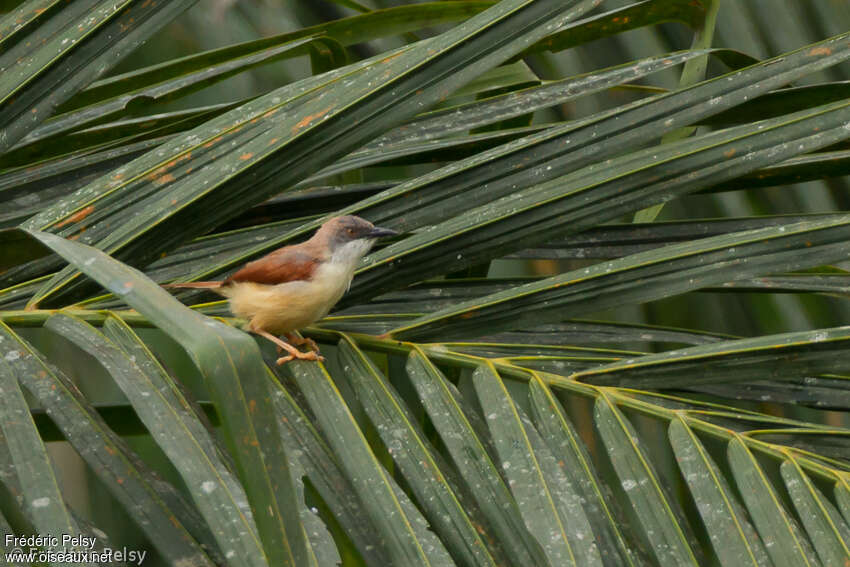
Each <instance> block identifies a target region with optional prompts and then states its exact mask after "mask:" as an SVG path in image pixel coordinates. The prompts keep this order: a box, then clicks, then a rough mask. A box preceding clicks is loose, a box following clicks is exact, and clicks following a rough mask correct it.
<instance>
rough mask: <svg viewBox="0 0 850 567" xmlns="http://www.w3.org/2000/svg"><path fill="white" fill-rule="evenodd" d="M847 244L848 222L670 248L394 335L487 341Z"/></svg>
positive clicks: (790, 264) (804, 259) (799, 263)
mask: <svg viewBox="0 0 850 567" xmlns="http://www.w3.org/2000/svg"><path fill="white" fill-rule="evenodd" d="M848 237H850V217H844V218H841V217H838V218H831V219H828V220H823V221H803V222H800V223H793V224H788V225H781V226H778V227H766V228H762V229H756V230H751V231H744V232H738V233H732V234H727V235H721V236H715V237H710V238H705V239H701V240H695V241H693V242H685V243H682V244H674V245H671V246H666V247H663V248H658V249H655V250H649V251H647V252H641V253H638V254H633V255H631V256H626V257H624V258H620V259H618V260H612V261H610V262H602V263H599V264H595V265H593V266H590V267H588V268H583V269H579V270H573V271H570V272H566V273H564V274H561V275H558V276H554V277H551V278H546V279H544V280H541V281H538V282H534V283H530V284H526V285H523V286H517V287H515V288H513V289H510V290H506V291H504V292H498V293H494V294H492V295H489V296H486V297H483V298H476V299H475V300H472V301H466V302H462V303H459V304H456V305H453V306H451V307H448V308H446V309H443V310H442V311H438V312H436V313H433V314H430V315H425V316H423V317H421V318H420V319H418V320H417V321H414V322H412V323H409V324H407V325H405V326H403V327H399V328H397V329H394V330H393V331H392V335H393V336H394V337H397V338H404V339H414V338H415V339H421V338H425V337H429V336H435V335H437V336H440V337H451V336H458V334H464V333H467V334H468V333H470V332H471V333H476V332H477V333H479V334H481V333H482V332H483V331H484V330H485V329H486V332H490V333H492V332H493V331H494V330H502V329H509V328H516V327H520V326H522V325H523V324H528V323H531V322H533V323H536V324H540V323H544V322H547V321H553V320H555V321H557V320H559V319H566V318H569V317H575V316H579V315H584V314H586V313H592V312H595V311H600V310H603V309H607V308H610V307H613V306H615V305H626V304H628V303H636V302H643V301H649V300H652V299H658V298H661V297H668V296H671V295H675V294H677V293H683V292H685V291H689V290H694V289H699V288H702V287H706V286H709V285H713V284H717V283H721V282H727V281H731V280H735V279H740V278H750V277H753V276H756V275H760V274H763V273H770V272H782V271H789V270H794V269H800V268H807V267H812V266H818V265H821V264H826V263H829V262H832V261H835V260H838V259H840V258H843V257H844V256H845V254H846V251H845V248H844V245H843V243H844V242H845V241H846V240H847V238H848ZM801 251H805V252H806V253H805V254H801V253H800V252H801Z"/></svg>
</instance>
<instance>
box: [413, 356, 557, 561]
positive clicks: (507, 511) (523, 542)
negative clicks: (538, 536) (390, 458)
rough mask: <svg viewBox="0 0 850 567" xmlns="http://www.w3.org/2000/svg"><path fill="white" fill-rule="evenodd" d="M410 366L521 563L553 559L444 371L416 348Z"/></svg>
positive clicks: (498, 531)
mask: <svg viewBox="0 0 850 567" xmlns="http://www.w3.org/2000/svg"><path fill="white" fill-rule="evenodd" d="M406 370H407V374H408V376H409V377H410V381H411V382H412V383H413V386H414V387H415V388H416V391H417V393H418V394H419V399H420V400H421V401H422V405H423V406H424V408H425V411H426V412H427V413H428V415H429V416H430V417H431V421H432V422H433V424H434V427H435V428H436V430H437V432H438V433H439V434H440V438H441V439H442V441H443V443H444V444H445V446H446V449H447V450H448V452H449V455H451V458H452V461H453V462H454V464H455V466H456V467H457V468H458V472H459V473H460V475H461V477H463V479H464V481H465V482H466V485H467V486H468V487H469V490H470V492H471V493H472V495H473V497H474V499H475V501H476V502H477V503H478V505H479V506H480V508H481V513H482V515H483V516H484V517H485V518H486V519H487V522H488V523H489V525H490V527H491V529H492V530H493V533H494V534H495V535H496V537H497V538H498V539H499V540H500V541H501V543H502V546H503V548H504V550H505V552H506V553H507V554H509V556H510V557H511V558H512V561H513V562H516V563H517V564H520V565H547V564H548V561H547V559H546V556H545V555H544V554H543V550H542V549H541V548H540V546H539V544H538V543H537V542H536V541H535V540H534V539H533V537H532V535H531V534H530V533H529V531H528V530H527V529H526V526H525V525H524V523H523V520H522V517H521V515H520V510H519V508H518V506H517V503H516V501H515V500H514V499H513V498H512V497H511V493H510V492H509V490H508V487H507V486H506V485H505V482H504V481H503V480H502V478H501V476H500V475H499V471H498V470H497V469H496V465H495V464H494V463H493V461H492V460H491V459H490V456H489V454H488V452H487V450H486V448H485V446H484V444H483V442H482V440H481V439H479V433H480V431H477V430H476V429H475V426H474V425H473V424H472V423H471V422H470V417H469V416H468V415H465V412H464V411H463V410H462V409H461V407H460V405H459V403H458V400H457V399H456V396H455V394H454V393H453V392H452V390H451V389H450V388H449V386H448V384H447V382H446V380H445V378H444V377H443V376H442V374H441V373H440V371H439V370H438V369H437V368H436V367H435V366H434V365H433V364H432V363H431V362H430V361H429V360H428V359H427V358H426V357H425V355H424V353H422V352H421V351H417V350H412V351H411V353H410V356H409V357H408V359H407V365H406Z"/></svg>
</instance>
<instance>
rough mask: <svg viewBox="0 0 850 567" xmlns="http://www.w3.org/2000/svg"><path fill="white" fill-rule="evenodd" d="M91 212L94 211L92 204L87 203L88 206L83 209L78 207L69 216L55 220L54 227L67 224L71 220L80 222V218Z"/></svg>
mask: <svg viewBox="0 0 850 567" xmlns="http://www.w3.org/2000/svg"><path fill="white" fill-rule="evenodd" d="M93 212H94V205H89V206H88V207H86V208H84V209H80V210H79V211H77V212H76V213H74V214H73V215H71V216H70V217H68V218H66V219H65V220H63V221H59V222H57V223H56V225H54V228H62V227H63V226H65V225H67V224H71V223H72V222H80V221H81V220H83V219H84V218H86V217H87V216H89V215H90V214H92V213H93Z"/></svg>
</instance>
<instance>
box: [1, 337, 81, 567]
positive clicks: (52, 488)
mask: <svg viewBox="0 0 850 567" xmlns="http://www.w3.org/2000/svg"><path fill="white" fill-rule="evenodd" d="M21 356H24V354H23V353H22V352H21V351H18V350H8V351H7V352H6V355H5V356H4V357H3V358H2V359H0V430H2V432H3V437H4V438H5V446H6V447H5V448H6V449H8V451H9V453H10V455H11V458H12V462H13V463H14V467H15V474H16V476H17V482H18V483H20V486H21V491H22V492H21V497H22V499H23V502H22V505H23V508H24V510H25V511H26V514H27V516H28V517H29V518H30V520H31V521H32V525H33V527H34V528H35V529H36V530H37V532H38V533H41V534H60V535H61V534H68V535H70V536H72V537H73V536H78V535H80V533H81V532H80V530H79V528H78V526H77V523H76V522H75V521H74V519H73V518H72V517H71V514H70V512H69V511H68V509H67V508H66V507H65V500H64V498H63V497H62V493H61V492H60V490H59V483H58V481H57V479H56V476H55V475H54V473H53V465H52V463H51V462H50V457H48V455H47V450H46V448H45V446H44V443H42V441H41V437H39V435H38V431H37V430H36V428H35V423H33V420H32V416H31V415H30V412H29V407H28V406H27V402H26V400H25V399H24V394H23V392H21V387H20V385H19V384H18V380H17V378H16V374H15V372H14V371H13V369H12V365H11V364H10V362H11V363H13V362H14V361H15V360H17V358H19V357H21ZM52 564H53V563H52ZM85 564H86V565H92V563H88V562H86V563H85Z"/></svg>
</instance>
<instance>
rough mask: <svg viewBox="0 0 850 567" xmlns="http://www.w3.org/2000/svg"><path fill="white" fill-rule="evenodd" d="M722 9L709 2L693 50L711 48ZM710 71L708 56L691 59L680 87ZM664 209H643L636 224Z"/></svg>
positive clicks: (685, 131) (691, 130)
mask: <svg viewBox="0 0 850 567" xmlns="http://www.w3.org/2000/svg"><path fill="white" fill-rule="evenodd" d="M719 9H720V0H707V2H706V9H705V18H704V19H703V20H702V21H701V22H700V25H699V27H697V29H696V32H695V33H694V39H693V42H692V43H691V49H692V50H696V49H707V48H709V47H711V42H712V39H713V38H714V27H715V24H716V23H717V11H718V10H719ZM707 70H708V55H702V56H700V57H699V58H697V59H691V60H690V61H688V62H687V63H685V66H684V68H683V69H682V75H681V76H680V77H679V87H680V88H681V87H689V86H691V85H695V84H697V83H700V82H702V81H704V80H705V74H706V71H707ZM696 131H697V129H696V128H695V127H693V126H690V127H687V128H680V129H678V130H674V131H672V132H668V133H667V134H665V135H664V137H663V138H661V143H662V144H670V143H673V142H676V141H677V140H682V139H684V138H687V137H688V136H693V135H694V134H695V133H696ZM663 207H664V204H663V203H659V204H657V205H653V206H652V207H649V208H647V209H643V210H641V211H638V212H637V213H635V216H634V221H635V222H652V221H654V220H655V219H656V217H658V215H659V214H660V213H661V209H662V208H663Z"/></svg>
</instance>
